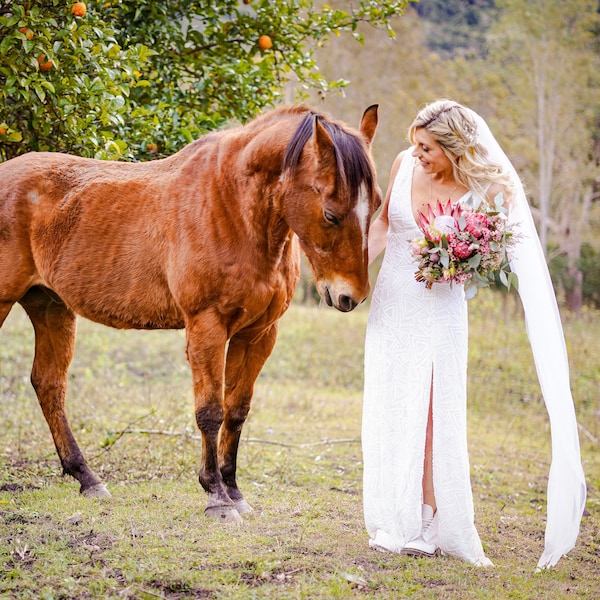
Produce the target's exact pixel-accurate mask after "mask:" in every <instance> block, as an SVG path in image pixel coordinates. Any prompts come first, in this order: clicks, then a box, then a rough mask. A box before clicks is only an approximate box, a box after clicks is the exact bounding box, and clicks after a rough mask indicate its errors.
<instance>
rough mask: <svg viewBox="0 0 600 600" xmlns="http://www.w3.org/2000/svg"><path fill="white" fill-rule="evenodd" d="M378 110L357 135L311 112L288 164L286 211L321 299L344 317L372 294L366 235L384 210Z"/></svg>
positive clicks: (288, 153)
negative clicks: (375, 156) (374, 152)
mask: <svg viewBox="0 0 600 600" xmlns="http://www.w3.org/2000/svg"><path fill="white" fill-rule="evenodd" d="M376 128H377V105H374V106H371V107H369V108H367V110H366V111H365V113H364V115H363V117H362V120H361V123H360V131H355V130H352V129H350V128H348V127H345V126H344V125H342V124H341V123H338V122H334V121H331V120H330V119H328V118H327V117H325V116H323V115H319V114H316V113H314V112H313V113H308V114H307V115H306V116H305V117H304V119H303V121H302V123H301V124H300V126H299V127H298V129H297V130H296V132H295V134H294V136H293V137H292V139H291V141H290V143H289V145H288V148H287V151H286V154H285V158H284V168H283V175H282V178H283V183H284V193H283V196H284V197H283V203H282V207H281V209H282V213H283V216H284V218H285V220H286V221H287V223H288V225H289V226H290V227H291V228H292V229H293V230H294V232H295V233H296V234H297V236H298V238H299V240H300V245H301V247H302V249H303V250H304V252H305V254H306V256H307V257H308V260H309V261H310V264H311V266H312V269H313V272H314V275H315V279H316V286H317V290H318V292H319V294H320V295H321V297H322V298H324V299H325V301H326V302H327V304H328V305H329V306H335V308H337V309H338V310H341V311H343V312H347V311H350V310H352V309H353V308H355V307H356V306H357V305H358V304H359V303H360V302H362V301H363V300H364V299H365V298H366V297H367V295H368V293H369V273H368V257H367V234H368V231H369V224H370V222H371V217H372V216H373V213H374V212H375V211H376V210H377V208H378V207H379V205H380V204H381V193H380V190H379V187H378V186H377V177H376V172H375V167H374V165H373V162H372V160H371V156H370V148H371V142H372V140H373V137H374V135H375V130H376Z"/></svg>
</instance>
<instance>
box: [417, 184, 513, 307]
mask: <svg viewBox="0 0 600 600" xmlns="http://www.w3.org/2000/svg"><path fill="white" fill-rule="evenodd" d="M427 212H428V214H427V216H425V215H424V214H423V213H419V227H420V229H421V231H422V232H423V234H424V237H423V238H416V239H414V240H412V242H411V254H412V255H413V256H414V258H415V259H417V260H418V261H419V269H418V271H417V272H416V273H415V278H416V279H417V281H425V282H426V285H427V287H428V288H431V286H432V284H433V283H434V282H445V283H453V282H456V283H459V284H464V286H465V295H466V298H467V299H470V298H472V297H473V296H475V294H476V293H477V290H478V289H479V288H482V287H488V286H489V285H490V284H491V283H497V282H498V281H499V282H500V283H501V284H502V285H505V286H506V287H507V289H509V290H510V288H511V287H514V288H517V287H518V280H517V276H516V274H515V273H512V272H511V270H510V266H509V264H508V261H509V251H510V247H511V246H512V245H513V244H514V242H515V241H516V239H515V236H514V234H513V233H512V231H511V229H510V227H509V226H508V224H507V218H506V215H507V210H506V208H505V207H504V206H503V203H502V194H498V196H496V198H495V199H494V205H493V206H492V205H490V204H489V203H487V202H482V203H481V204H480V205H479V206H478V207H477V208H476V209H473V208H466V207H461V206H459V205H454V206H453V205H452V203H451V202H450V200H448V202H447V204H446V205H445V206H443V205H442V203H441V202H440V201H439V200H438V203H437V207H435V209H432V207H431V206H429V207H428V211H427Z"/></svg>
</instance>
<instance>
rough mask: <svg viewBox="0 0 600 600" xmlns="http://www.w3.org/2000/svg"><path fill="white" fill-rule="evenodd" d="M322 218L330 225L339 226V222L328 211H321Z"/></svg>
mask: <svg viewBox="0 0 600 600" xmlns="http://www.w3.org/2000/svg"><path fill="white" fill-rule="evenodd" d="M323 216H324V217H325V220H326V221H327V222H328V223H331V224H332V225H339V224H340V220H339V219H338V218H337V217H336V216H335V215H334V214H333V213H332V212H330V211H328V210H324V211H323Z"/></svg>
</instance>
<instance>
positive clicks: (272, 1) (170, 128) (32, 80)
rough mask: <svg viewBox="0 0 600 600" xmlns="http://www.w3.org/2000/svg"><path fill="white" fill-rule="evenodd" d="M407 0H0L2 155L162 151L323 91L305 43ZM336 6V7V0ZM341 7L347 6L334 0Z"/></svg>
mask: <svg viewBox="0 0 600 600" xmlns="http://www.w3.org/2000/svg"><path fill="white" fill-rule="evenodd" d="M409 1H410V0H400V1H392V0H387V1H384V2H371V1H368V0H362V1H361V2H352V3H351V2H337V3H336V7H333V6H330V5H327V4H321V5H319V6H315V4H314V3H313V1H312V0H297V1H291V2H288V1H283V0H242V1H240V0H221V1H216V2H215V1H212V0H211V1H206V0H201V1H185V0H183V1H179V0H165V1H162V2H155V1H153V0H104V1H99V2H94V1H92V0H89V1H88V2H85V3H82V2H77V3H75V2H72V1H70V0H41V1H33V0H32V1H28V2H26V1H23V0H0V158H1V159H7V158H11V157H13V156H16V155H17V154H21V153H23V152H26V151H30V150H52V151H68V152H74V153H77V154H81V155H87V156H97V157H100V158H115V157H122V158H127V159H144V158H150V157H151V156H155V155H160V154H169V153H171V152H173V151H175V150H177V149H179V148H180V147H181V146H182V145H183V144H184V143H187V142H189V141H191V140H192V139H193V138H195V137H197V136H198V135H199V134H201V133H204V132H206V131H209V130H212V129H215V128H217V127H219V126H222V125H223V124H224V123H226V122H229V121H231V120H233V119H235V120H238V121H241V122H245V121H247V120H249V119H251V118H253V117H255V116H256V115H257V114H258V113H259V112H260V111H262V110H263V109H264V108H265V107H269V106H273V105H275V104H276V103H277V102H278V101H280V100H281V98H282V95H283V93H284V89H285V85H286V83H287V82H288V81H290V79H292V80H293V81H295V83H296V87H297V89H300V90H302V89H305V90H308V89H312V88H318V89H320V90H322V91H328V90H330V89H334V88H337V87H342V86H344V85H345V82H344V81H326V80H325V79H324V78H323V76H322V75H321V74H320V72H319V70H318V68H317V65H316V64H315V60H314V57H313V52H314V49H315V48H316V47H318V46H319V45H323V44H325V43H326V42H327V41H328V40H329V38H330V37H331V36H332V35H339V34H340V33H341V32H349V33H350V34H352V35H354V37H355V38H356V39H357V40H358V41H359V42H362V37H361V35H360V34H359V33H358V29H357V27H358V25H359V24H360V23H361V22H366V23H369V24H371V25H374V26H381V27H384V28H387V29H388V33H389V34H390V35H393V30H392V29H391V26H390V25H389V20H390V18H392V17H393V16H395V15H398V14H401V13H402V12H403V10H404V8H405V7H406V5H407V4H408V2H409ZM340 7H342V8H340ZM343 7H345V8H343Z"/></svg>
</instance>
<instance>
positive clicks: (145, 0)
mask: <svg viewBox="0 0 600 600" xmlns="http://www.w3.org/2000/svg"><path fill="white" fill-rule="evenodd" d="M598 11H599V7H598V2H597V0H595V1H592V0H589V1H588V0H530V1H528V2H526V3H523V2H522V1H520V0H421V2H418V3H412V2H411V3H409V0H401V1H398V2H395V1H393V0H387V1H385V2H377V3H375V2H370V1H367V0H363V1H361V2H358V3H357V2H349V1H348V0H337V1H333V2H331V1H330V2H323V1H321V0H315V1H314V2H313V1H312V0H296V1H294V2H284V1H283V0H220V1H216V2H214V1H210V2H209V1H205V0H201V1H196V0H193V1H188V2H182V1H179V0H166V1H164V2H152V1H150V0H136V1H133V0H104V1H100V2H92V1H89V2H87V3H83V2H72V1H71V0H41V1H34V0H30V1H24V0H16V1H11V0H0V160H6V159H8V158H11V157H13V156H16V155H18V154H21V153H23V152H26V151H30V150H52V151H68V152H74V153H77V154H81V155H85V156H96V157H98V158H116V159H121V160H149V159H152V158H155V157H160V156H165V155H169V154H171V153H173V152H175V151H177V150H178V149H180V148H181V147H182V146H183V145H184V144H186V143H188V142H189V141H191V140H192V139H194V138H196V137H198V136H199V135H201V134H202V133H205V132H207V131H210V130H213V129H216V128H218V127H221V126H224V125H226V124H228V123H231V122H232V121H238V122H245V121H247V120H249V119H251V118H253V117H255V116H256V115H258V114H259V113H260V112H262V111H263V110H265V109H267V108H269V107H272V106H275V105H277V104H278V103H281V102H283V101H295V100H297V99H299V98H303V97H308V98H309V99H310V101H311V102H313V103H315V104H319V105H320V104H321V103H323V105H324V107H325V108H326V109H328V110H330V111H331V112H332V113H333V114H334V115H336V116H338V117H340V118H342V119H344V120H346V121H348V122H350V123H356V122H357V121H358V118H359V116H360V114H361V113H362V110H363V109H364V108H365V107H366V106H367V105H369V104H372V103H374V102H377V103H379V104H380V111H381V112H380V114H381V125H380V129H379V131H378V135H377V139H376V143H375V158H376V161H377V164H378V167H379V171H380V178H381V183H382V187H384V188H385V186H386V185H387V172H388V170H389V167H390V165H391V163H392V161H393V158H394V156H395V155H396V154H397V152H398V151H400V150H401V149H403V148H405V147H406V146H407V141H406V135H405V133H406V129H407V127H408V125H409V123H410V121H411V120H412V118H413V116H414V114H415V113H416V111H417V110H418V109H419V108H421V107H422V106H423V105H424V104H425V103H426V102H429V101H431V100H433V99H435V98H438V97H451V98H453V99H455V100H457V101H459V102H463V103H465V104H468V105H469V106H471V107H473V108H474V109H475V110H477V111H478V112H480V113H481V114H482V115H483V116H484V117H485V118H486V119H487V120H488V122H489V123H490V126H491V127H492V130H493V131H494V132H495V133H496V135H497V137H498V138H499V141H500V142H501V143H502V145H503V146H504V147H505V149H506V150H507V152H508V154H509V156H510V157H511V159H512V160H513V162H514V163H515V166H516V167H517V169H518V171H519V172H520V174H521V176H522V178H523V180H524V182H525V183H526V186H527V188H528V191H529V197H530V201H531V204H532V207H533V210H534V216H535V217H536V221H537V223H538V225H539V231H540V237H541V239H542V242H543V244H544V247H545V248H546V249H547V258H548V261H549V264H550V267H551V271H552V274H553V277H554V280H555V284H556V286H557V289H558V290H559V291H561V296H562V297H563V298H564V300H565V302H566V304H567V306H568V307H569V308H570V309H572V310H574V311H579V310H580V309H581V306H582V303H583V302H584V301H585V302H586V303H589V304H592V305H595V306H600V260H599V259H600V255H599V250H600V249H599V246H598V241H597V238H598V236H597V235H596V234H597V232H598V230H599V228H600V227H599V215H598V211H599V209H598V202H597V200H598V197H599V194H600V167H599V164H600V102H598V100H599V96H598V85H599V81H598V78H599V75H598V74H599V73H600V69H599V68H598V67H599V66H600V65H599V57H600V33H599V32H600V26H599V18H598V17H599V14H598ZM357 42H359V43H357Z"/></svg>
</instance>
